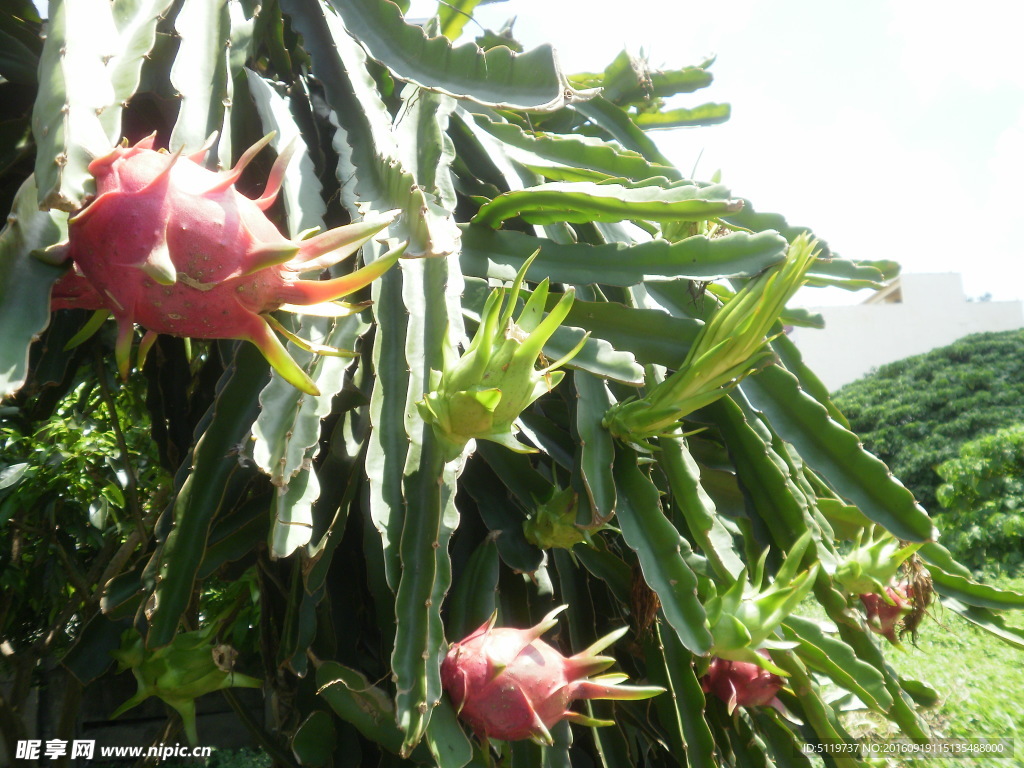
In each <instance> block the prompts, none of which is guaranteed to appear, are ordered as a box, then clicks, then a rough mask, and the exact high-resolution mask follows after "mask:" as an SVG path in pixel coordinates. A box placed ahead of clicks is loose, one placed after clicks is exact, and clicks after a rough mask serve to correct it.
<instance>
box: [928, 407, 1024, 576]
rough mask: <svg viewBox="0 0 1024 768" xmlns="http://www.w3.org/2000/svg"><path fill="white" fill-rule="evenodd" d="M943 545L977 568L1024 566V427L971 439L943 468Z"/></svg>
mask: <svg viewBox="0 0 1024 768" xmlns="http://www.w3.org/2000/svg"><path fill="white" fill-rule="evenodd" d="M938 473H939V474H940V475H941V476H942V479H943V480H945V481H946V482H945V483H944V484H943V485H941V486H939V489H938V494H937V495H938V500H939V503H940V504H942V506H943V507H944V508H945V511H944V512H943V513H942V514H941V515H938V516H937V522H938V524H939V527H940V530H942V532H943V536H942V542H943V543H944V544H945V545H946V547H947V548H948V549H949V550H950V551H951V552H953V553H954V554H955V555H956V556H957V558H959V559H960V561H961V562H963V563H965V564H966V565H969V566H970V567H972V568H979V569H980V568H983V567H985V566H987V565H994V564H995V565H998V566H999V567H1000V568H1004V569H1007V570H1010V571H1014V570H1017V569H1019V568H1020V566H1021V564H1022V562H1024V424H1016V425H1014V426H1012V427H1008V428H1007V429H1001V430H999V431H998V432H996V433H995V434H993V435H988V436H986V437H983V438H980V439H979V440H972V441H971V442H969V443H966V444H964V446H963V447H962V448H961V449H960V456H959V458H956V459H951V460H950V461H947V462H945V463H943V464H942V465H940V466H939V467H938Z"/></svg>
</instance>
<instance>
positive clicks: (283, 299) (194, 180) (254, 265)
mask: <svg viewBox="0 0 1024 768" xmlns="http://www.w3.org/2000/svg"><path fill="white" fill-rule="evenodd" d="M272 136H273V134H271V135H269V136H267V137H265V138H264V139H262V140H261V141H259V142H257V143H256V144H255V145H253V146H252V147H250V148H249V149H248V150H247V151H246V152H245V153H244V154H243V155H242V157H241V158H240V159H239V161H238V163H237V164H236V165H235V167H234V168H232V169H231V170H230V171H226V172H221V173H217V172H214V171H209V170H207V169H206V168H204V167H203V166H202V165H201V164H200V163H201V162H202V161H203V159H204V158H205V155H206V150H205V149H204V150H200V151H199V152H197V153H194V154H192V155H188V156H182V154H181V153H180V152H179V153H177V154H174V155H170V154H168V153H166V152H165V151H163V150H160V151H157V150H154V149H153V146H154V142H155V135H153V136H149V137H148V138H145V139H143V140H142V141H140V142H138V143H137V144H135V145H134V146H128V145H127V143H125V144H123V145H122V146H119V147H117V148H115V149H114V150H113V151H111V152H110V153H109V154H108V155H105V156H104V157H100V158H97V159H95V160H93V161H92V163H90V165H89V172H90V173H92V174H93V176H94V177H95V179H96V192H97V194H96V197H95V198H94V199H93V200H92V201H91V202H90V203H89V204H88V205H86V207H84V208H83V209H82V210H80V211H79V212H78V213H76V214H75V215H74V216H72V217H71V219H70V220H69V227H68V242H67V243H64V244H61V245H60V246H56V247H54V248H51V249H50V251H49V252H48V254H47V257H48V258H49V259H51V260H60V261H63V260H66V259H71V261H72V263H73V265H74V269H73V270H72V271H70V272H68V274H66V275H65V276H64V277H63V278H62V279H61V280H59V281H58V282H57V284H56V285H55V286H54V291H53V295H52V303H53V307H54V308H55V309H61V308H67V307H78V308H85V309H100V310H109V311H110V312H111V313H113V315H114V318H115V319H116V320H117V323H118V328H119V333H118V340H117V345H116V356H117V362H118V367H119V369H120V371H121V374H122V375H123V376H127V374H128V370H129V368H130V362H129V358H130V352H131V344H132V339H133V337H134V324H135V323H138V324H139V325H141V326H143V327H144V328H145V329H146V330H147V333H146V335H145V337H144V338H143V342H142V344H141V345H140V350H139V356H140V358H141V357H142V356H143V355H144V353H145V350H147V349H148V348H149V345H151V344H152V342H153V341H154V340H155V338H156V335H157V334H159V333H167V334H172V335H174V336H189V337H193V338H203V339H243V340H247V341H251V342H253V343H254V344H256V345H257V346H258V347H259V348H260V351H261V352H263V354H264V356H265V357H266V358H267V360H268V361H269V362H270V364H271V365H273V366H274V368H275V369H277V371H278V373H280V374H281V376H283V377H284V378H285V379H287V380H288V381H289V382H291V383H292V384H294V385H295V386H296V387H298V388H299V389H301V390H303V391H305V392H309V393H311V394H317V388H316V386H315V385H314V384H313V382H312V380H311V379H310V378H309V376H308V375H307V374H306V373H305V371H303V370H302V368H300V367H299V365H298V364H297V363H296V362H295V361H294V360H292V358H291V357H290V356H289V355H288V353H287V352H286V351H285V348H284V346H283V345H282V343H281V342H280V340H279V339H278V338H277V336H276V334H275V333H274V331H273V330H272V328H276V329H277V330H279V331H281V332H283V333H284V334H285V335H286V336H288V338H291V339H292V340H293V341H296V342H297V343H299V344H301V345H303V346H305V348H307V349H310V350H311V351H314V352H319V353H321V354H350V353H344V352H340V351H339V350H333V349H330V348H327V347H322V346H317V345H314V344H311V343H309V342H305V343H304V344H303V342H302V340H300V339H296V338H295V337H294V336H292V335H291V334H289V333H288V332H287V331H285V330H284V329H283V328H282V327H281V325H280V323H278V322H277V321H276V320H274V319H273V318H272V317H271V316H270V314H269V313H270V312H272V311H274V310H277V309H284V310H291V311H302V312H305V313H308V314H314V315H324V316H328V317H340V316H343V315H345V314H348V313H350V312H351V311H355V310H357V309H359V307H353V306H351V305H345V304H340V303H335V300H336V299H339V298H341V297H342V296H346V295H348V294H350V293H352V292H353V291H355V290H357V289H359V288H361V287H363V286H365V285H367V284H368V283H369V282H370V281H372V280H373V279H374V278H376V277H378V276H379V275H381V274H383V272H384V271H385V270H386V269H387V268H388V267H390V266H391V265H392V264H393V263H394V262H395V261H396V260H397V259H398V257H399V256H400V255H401V249H400V248H396V249H393V251H392V252H391V253H390V254H389V255H388V256H387V257H385V258H381V259H378V260H377V261H375V262H373V263H372V264H370V265H368V266H366V267H364V268H362V269H359V270H357V271H355V272H352V273H351V274H348V275H345V276H343V277H338V278H335V279H332V280H301V279H299V275H300V273H302V272H311V271H316V272H319V271H322V270H324V269H325V268H327V267H329V266H332V265H333V264H335V263H337V262H338V261H340V260H341V259H343V258H345V257H346V256H348V255H350V254H352V253H354V252H355V251H356V250H357V249H358V248H359V246H361V245H362V244H363V243H364V242H366V241H367V240H368V239H370V238H371V237H373V236H374V235H375V234H377V233H378V232H380V231H381V230H382V229H383V228H384V227H386V226H387V225H388V224H389V223H390V222H391V221H392V220H393V219H394V218H395V215H396V214H397V211H392V212H390V213H387V214H384V215H381V216H378V217H376V218H373V219H367V220H364V221H362V222H359V223H357V224H352V225H349V226H345V227H338V228H336V229H332V230H330V231H327V232H323V233H321V234H319V235H316V236H315V237H311V238H309V239H307V240H301V241H292V240H289V239H287V238H285V237H283V236H282V235H281V233H280V232H279V231H278V230H277V228H276V227H275V226H274V224H273V223H272V222H271V221H270V219H268V218H267V216H266V214H265V213H264V211H265V210H266V209H267V208H269V207H270V205H271V204H272V203H273V202H274V200H275V198H276V197H277V194H278V192H279V191H280V188H281V184H282V182H283V180H284V171H285V168H286V166H287V164H288V161H289V160H290V157H291V152H290V151H288V150H286V151H285V152H282V153H281V154H280V155H279V156H278V158H277V161H276V162H275V163H274V167H273V169H272V170H271V172H270V178H269V181H268V183H267V187H266V191H265V192H264V193H263V195H262V197H260V198H259V199H257V200H252V199H250V198H248V197H245V196H244V195H242V194H241V193H240V192H239V191H238V190H237V189H236V188H235V182H236V181H237V180H238V178H239V177H240V176H241V173H242V170H243V169H244V168H245V166H246V165H247V164H248V163H249V162H250V161H251V160H252V159H253V157H255V156H256V154H257V153H258V152H259V151H260V150H261V149H262V148H263V147H264V146H266V144H267V143H268V142H269V141H270V139H271V138H272Z"/></svg>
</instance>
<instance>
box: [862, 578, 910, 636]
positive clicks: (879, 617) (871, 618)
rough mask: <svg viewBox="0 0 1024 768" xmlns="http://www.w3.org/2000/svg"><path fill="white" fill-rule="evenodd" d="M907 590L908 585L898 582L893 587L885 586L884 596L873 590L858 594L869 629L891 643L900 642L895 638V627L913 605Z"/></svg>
mask: <svg viewBox="0 0 1024 768" xmlns="http://www.w3.org/2000/svg"><path fill="white" fill-rule="evenodd" d="M907 592H908V585H906V584H899V585H897V586H895V587H886V588H885V596H884V597H883V596H882V595H880V594H876V593H874V592H869V593H867V594H864V595H861V596H860V599H861V602H862V603H864V609H865V610H866V611H867V615H868V626H869V627H870V628H871V631H872V632H876V633H878V634H879V635H882V636H883V637H884V638H885V639H886V640H888V641H889V642H890V643H892V644H893V645H899V644H900V642H899V640H898V639H897V638H896V627H897V626H898V625H899V623H900V620H901V619H902V618H903V617H904V616H905V615H906V614H908V613H910V611H911V609H912V607H913V606H912V604H911V600H910V598H909V597H908V595H907Z"/></svg>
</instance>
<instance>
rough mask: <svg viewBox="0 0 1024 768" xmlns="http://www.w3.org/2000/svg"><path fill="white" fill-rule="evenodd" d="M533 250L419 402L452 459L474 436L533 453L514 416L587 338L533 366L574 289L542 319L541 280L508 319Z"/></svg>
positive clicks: (544, 289) (544, 284) (548, 386)
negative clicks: (461, 351) (556, 357)
mask: <svg viewBox="0 0 1024 768" xmlns="http://www.w3.org/2000/svg"><path fill="white" fill-rule="evenodd" d="M538 253H539V251H538ZM536 256H537V254H536V253H535V254H534V255H533V256H531V257H530V258H529V259H527V260H526V263H525V264H523V266H522V268H521V269H520V270H519V273H518V274H517V275H516V279H515V281H514V282H513V284H512V288H511V291H509V290H507V289H505V288H498V289H496V290H494V291H492V292H491V295H490V296H488V298H487V302H486V304H485V305H484V309H483V312H482V313H481V316H480V325H479V327H478V328H477V331H476V334H475V335H474V336H473V340H472V341H471V342H470V344H469V347H468V348H467V349H466V351H465V353H464V354H463V355H462V357H460V358H458V359H452V358H449V359H446V360H445V361H444V370H443V371H432V372H431V387H430V389H431V391H430V392H429V393H427V395H426V396H425V397H424V398H423V399H422V400H421V401H420V402H418V403H417V406H418V408H419V411H420V415H421V416H422V417H423V419H424V420H425V421H426V422H427V423H429V424H430V425H431V426H432V427H433V430H434V434H435V436H436V437H437V439H438V442H439V443H440V444H441V446H442V448H443V450H444V454H445V460H446V461H451V460H453V459H456V458H458V457H459V456H460V455H461V454H462V451H463V449H464V448H465V447H466V444H467V443H468V442H469V441H470V440H472V439H478V440H492V441H494V442H496V443H500V444H501V445H504V446H505V447H506V448H509V449H511V450H513V451H516V452H517V453H534V452H535V451H534V450H533V449H532V448H529V447H528V446H526V445H524V444H523V443H520V442H519V441H518V440H516V437H515V432H516V429H517V427H516V426H515V423H514V422H515V420H516V419H518V418H519V415H520V414H521V413H522V412H523V410H525V409H526V408H527V407H528V406H529V405H530V404H531V403H533V401H534V400H536V399H537V398H538V397H540V396H541V395H543V394H545V393H546V392H549V391H550V390H552V389H554V387H555V386H557V385H558V382H560V381H561V380H562V377H563V376H564V375H565V374H564V372H562V371H559V370H557V369H558V368H559V367H561V366H562V365H564V364H565V363H567V362H568V361H569V360H571V359H572V358H573V357H575V356H576V354H577V353H578V352H579V351H580V349H582V348H583V344H584V342H585V341H586V337H584V338H583V339H581V340H580V343H579V344H577V345H576V347H575V348H574V349H572V350H571V351H570V352H569V353H568V354H566V355H565V356H564V357H562V358H561V359H560V360H557V361H555V362H554V363H551V364H549V365H546V366H545V367H543V368H541V369H538V368H537V367H536V363H537V359H538V357H539V356H540V354H541V349H542V348H543V346H544V344H546V343H547V341H548V339H550V338H551V335H552V334H553V333H554V332H555V331H556V330H558V326H559V324H560V323H561V322H562V320H564V319H565V317H566V315H568V314H569V310H570V309H571V308H572V303H573V295H574V294H573V291H572V290H569V291H568V292H566V293H565V295H563V296H562V298H561V299H560V300H559V302H558V303H557V304H556V305H555V306H554V307H553V308H552V310H551V311H550V312H549V313H548V314H547V316H546V317H544V316H543V315H544V306H545V302H546V300H547V297H548V280H547V278H545V279H544V280H543V281H541V283H540V284H539V285H538V286H537V289H536V290H535V291H534V292H533V294H532V295H531V296H530V299H529V301H527V302H526V305H525V307H524V308H523V311H522V313H521V314H520V315H519V318H518V319H517V320H513V319H512V312H513V310H514V309H515V307H516V300H517V299H518V297H519V290H520V288H521V287H522V284H523V281H524V280H525V278H526V270H527V269H529V266H530V264H531V263H532V262H533V259H534V258H536ZM506 299H507V301H506Z"/></svg>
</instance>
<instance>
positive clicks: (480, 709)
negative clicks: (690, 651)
mask: <svg viewBox="0 0 1024 768" xmlns="http://www.w3.org/2000/svg"><path fill="white" fill-rule="evenodd" d="M565 608H566V606H564V605H563V606H562V607H561V608H557V609H555V610H554V611H552V612H551V613H549V614H548V615H547V616H545V617H544V620H543V621H541V623H540V624H538V625H537V626H535V627H531V628H530V629H512V628H509V627H495V626H494V622H495V618H496V616H491V619H490V620H489V621H488V622H486V623H485V624H484V625H483V626H481V627H480V628H479V629H477V630H476V631H475V632H473V633H472V634H471V635H469V636H468V637H466V638H465V639H463V640H460V641H459V642H457V643H453V644H452V647H451V649H450V650H449V651H448V655H447V656H446V657H445V659H444V661H443V662H442V663H441V683H442V685H443V686H444V690H445V691H446V692H447V693H448V696H449V697H451V700H452V702H453V703H454V705H455V708H456V710H457V711H458V713H459V716H460V717H461V718H462V719H463V720H465V721H466V722H467V723H468V724H469V726H470V727H471V728H472V729H473V731H474V733H476V734H477V736H478V737H480V738H481V739H488V738H492V739H500V740H502V741H517V740H520V739H532V740H534V741H536V742H538V743H540V744H545V745H550V744H551V743H552V739H551V730H550V729H551V727H552V726H553V725H554V724H555V723H557V722H559V721H560V720H570V721H572V722H575V723H580V724H582V725H591V726H596V725H610V724H611V722H610V721H607V720H595V719H594V718H591V717H587V716H585V715H581V714H580V713H578V712H573V711H571V710H570V709H569V705H570V704H571V703H572V702H573V701H574V700H576V699H646V698H649V697H651V696H655V695H657V694H658V693H661V692H662V691H663V690H664V689H663V688H658V687H654V686H626V685H619V683H621V682H622V681H624V680H625V679H626V676H625V675H621V674H607V675H599V676H597V677H594V678H591V677H590V675H593V674H596V673H598V672H602V671H603V670H605V669H607V668H608V667H610V666H611V665H612V664H614V663H615V660H614V659H612V658H610V657H608V656H599V655H598V653H599V652H600V651H602V650H604V649H605V648H607V647H608V646H609V645H611V644H612V643H614V642H615V641H616V640H618V639H619V638H620V637H622V635H623V634H625V632H626V631H627V630H628V627H622V628H621V629H619V630H616V631H615V632H612V633H611V634H608V635H605V636H604V637H602V638H601V639H600V640H598V641H597V642H596V643H594V644H593V645H592V646H590V647H589V648H587V649H586V650H585V651H583V652H582V653H577V654H576V655H575V656H570V657H568V658H566V657H565V656H563V655H562V654H561V653H559V652H558V651H557V650H555V649H554V648H552V647H551V646H550V645H548V644H547V643H545V642H544V641H543V640H541V639H540V636H541V635H542V634H544V633H545V632H547V631H548V630H549V629H551V628H552V627H553V626H555V624H557V623H558V620H557V619H556V618H555V616H556V614H558V613H560V612H561V611H563V610H565Z"/></svg>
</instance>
